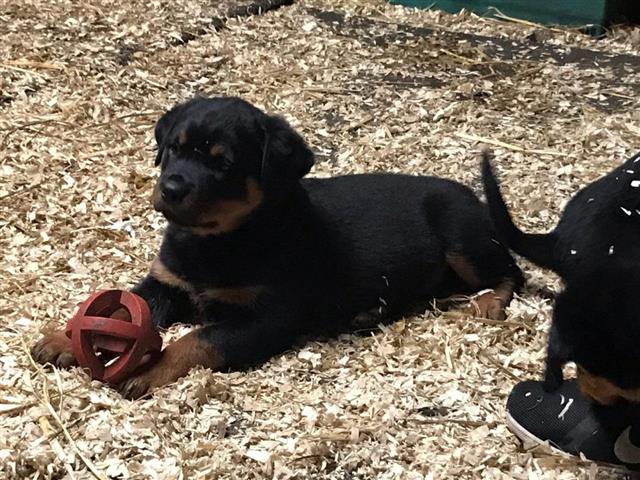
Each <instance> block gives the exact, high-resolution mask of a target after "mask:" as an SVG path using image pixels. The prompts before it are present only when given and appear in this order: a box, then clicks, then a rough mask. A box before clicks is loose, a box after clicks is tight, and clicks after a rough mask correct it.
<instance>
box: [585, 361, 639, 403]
mask: <svg viewBox="0 0 640 480" xmlns="http://www.w3.org/2000/svg"><path fill="white" fill-rule="evenodd" d="M578 385H579V386H580V390H581V391H582V393H583V394H585V395H586V396H588V397H591V398H593V399H594V400H595V401H596V402H598V403H600V404H602V405H611V404H614V403H616V401H618V400H619V399H620V398H623V399H625V400H628V401H630V402H640V388H632V389H622V388H620V387H618V386H617V385H615V384H613V383H612V382H610V381H609V380H607V379H606V378H604V377H598V376H596V375H593V374H591V373H589V372H588V371H587V370H585V369H584V368H583V367H581V366H579V365H578Z"/></svg>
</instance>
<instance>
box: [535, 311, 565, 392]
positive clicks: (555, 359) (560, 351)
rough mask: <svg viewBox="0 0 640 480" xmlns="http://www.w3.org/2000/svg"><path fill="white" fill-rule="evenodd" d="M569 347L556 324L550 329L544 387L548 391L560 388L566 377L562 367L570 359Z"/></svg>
mask: <svg viewBox="0 0 640 480" xmlns="http://www.w3.org/2000/svg"><path fill="white" fill-rule="evenodd" d="M569 357H570V355H569V351H568V348H567V347H566V346H565V345H564V343H563V342H562V340H561V339H560V336H559V334H558V329H557V328H556V326H555V324H552V325H551V329H550V330H549V340H548V344H547V361H546V366H545V371H544V380H543V383H542V387H543V388H544V390H545V391H546V392H553V391H555V390H557V389H558V388H560V385H562V382H563V381H564V377H563V375H562V367H563V366H564V364H565V363H567V362H568V361H570V358H569Z"/></svg>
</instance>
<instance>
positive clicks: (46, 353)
mask: <svg viewBox="0 0 640 480" xmlns="http://www.w3.org/2000/svg"><path fill="white" fill-rule="evenodd" d="M31 356H32V357H33V359H34V360H35V361H36V362H38V363H42V364H44V363H50V364H52V365H55V366H56V367H61V368H69V367H71V366H74V365H77V364H78V362H77V361H76V357H74V356H73V349H72V347H71V340H70V339H69V338H68V337H67V335H66V334H65V333H64V331H63V330H58V331H56V332H52V333H48V334H46V335H45V336H44V337H42V338H41V339H40V340H38V341H37V342H36V344H35V345H34V346H33V347H32V348H31Z"/></svg>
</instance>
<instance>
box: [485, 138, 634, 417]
mask: <svg viewBox="0 0 640 480" xmlns="http://www.w3.org/2000/svg"><path fill="white" fill-rule="evenodd" d="M482 176H483V181H484V187H485V192H486V196H487V202H488V205H489V209H490V212H491V216H492V218H493V221H494V224H495V226H496V228H497V230H498V232H499V233H500V235H501V237H502V240H503V241H504V242H505V243H506V244H507V245H508V246H509V247H510V248H511V249H512V250H513V251H515V252H516V253H518V254H519V255H522V256H523V257H525V258H527V259H529V260H531V261H532V262H534V263H536V264H537V265H540V266H541V267H544V268H548V269H550V270H553V271H554V272H556V273H557V274H559V275H560V276H561V277H562V279H563V281H564V283H565V289H564V291H563V292H562V293H561V294H560V295H559V296H558V298H557V299H556V305H555V308H554V312H553V322H552V325H551V330H550V332H549V344H548V352H547V367H546V372H545V382H544V385H545V388H546V389H547V390H554V389H556V388H557V387H558V386H559V385H560V382H562V379H563V377H562V366H563V364H565V363H567V362H570V361H573V362H576V364H577V365H578V382H579V384H580V386H581V389H582V391H583V392H584V393H585V394H587V395H589V396H590V397H592V398H593V399H594V400H596V401H597V402H599V403H602V404H611V403H613V402H615V401H617V400H618V399H620V398H623V399H627V400H632V401H640V349H639V348H638V344H639V342H640V304H638V292H640V154H636V155H635V156H633V157H632V158H630V159H629V160H627V161H626V162H625V163H623V164H622V165H620V166H619V167H617V168H616V169H614V170H613V171H611V172H610V173H609V174H607V175H605V176H603V177H602V178H600V179H598V180H596V181H595V182H593V183H591V184H590V185H588V186H586V187H585V188H583V189H582V190H580V191H579V192H578V193H577V194H576V195H575V196H574V197H573V198H572V199H571V201H570V202H569V203H568V204H567V206H566V208H565V209H564V212H563V213H562V216H561V218H560V221H559V223H558V225H557V226H556V227H555V228H554V229H553V231H551V232H550V233H546V234H530V233H524V232H522V231H520V230H519V229H518V228H517V227H516V226H515V225H514V223H513V221H512V219H511V216H510V215H509V211H508V209H507V206H506V205H505V203H504V200H503V198H502V194H501V193H500V189H499V186H498V183H497V181H496V178H495V175H494V174H493V171H492V168H491V163H490V159H489V153H488V152H486V151H485V152H484V158H483V163H482Z"/></svg>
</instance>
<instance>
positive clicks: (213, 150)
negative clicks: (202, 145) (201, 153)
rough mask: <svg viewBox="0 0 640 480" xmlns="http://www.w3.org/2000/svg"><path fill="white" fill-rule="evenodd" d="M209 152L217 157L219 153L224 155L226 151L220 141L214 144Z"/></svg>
mask: <svg viewBox="0 0 640 480" xmlns="http://www.w3.org/2000/svg"><path fill="white" fill-rule="evenodd" d="M209 153H210V154H211V156H212V157H217V156H218V155H222V154H223V153H224V147H223V146H222V145H220V144H218V143H216V144H215V145H212V146H211V148H210V149H209Z"/></svg>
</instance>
